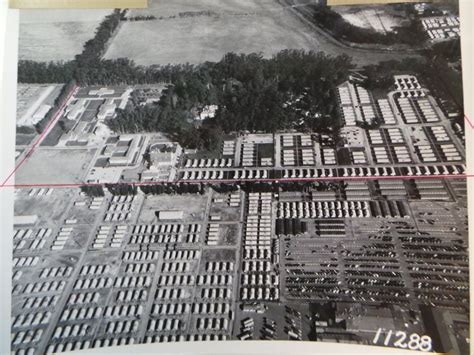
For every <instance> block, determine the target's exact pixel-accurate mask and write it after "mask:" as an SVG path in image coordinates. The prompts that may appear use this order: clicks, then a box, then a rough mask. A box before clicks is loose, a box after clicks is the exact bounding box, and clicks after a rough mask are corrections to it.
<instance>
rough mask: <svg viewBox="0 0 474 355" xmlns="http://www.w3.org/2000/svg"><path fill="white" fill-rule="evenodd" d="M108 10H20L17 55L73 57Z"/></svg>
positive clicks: (56, 58)
mask: <svg viewBox="0 0 474 355" xmlns="http://www.w3.org/2000/svg"><path fill="white" fill-rule="evenodd" d="M109 13H111V10H28V11H21V15H20V39H19V54H18V56H19V58H20V59H29V60H35V61H60V60H64V61H65V60H71V59H74V56H75V55H76V54H79V53H81V52H82V48H83V46H84V43H85V42H87V41H88V40H90V39H91V38H92V37H93V36H94V33H95V29H96V28H97V26H98V25H99V24H100V22H101V21H102V19H103V18H104V17H105V16H106V15H108V14H109Z"/></svg>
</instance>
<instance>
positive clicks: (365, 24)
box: [332, 5, 404, 33]
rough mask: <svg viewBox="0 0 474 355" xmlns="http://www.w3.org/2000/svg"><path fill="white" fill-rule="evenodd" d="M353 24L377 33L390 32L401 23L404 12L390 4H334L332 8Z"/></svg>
mask: <svg viewBox="0 0 474 355" xmlns="http://www.w3.org/2000/svg"><path fill="white" fill-rule="evenodd" d="M332 9H333V10H334V11H336V12H338V13H339V14H340V15H341V16H342V17H344V19H345V20H346V21H347V22H349V23H351V24H352V25H354V26H357V27H362V28H367V29H372V30H374V31H377V32H379V33H387V32H391V31H392V30H393V28H394V27H398V26H401V25H402V21H403V17H404V12H402V11H397V10H395V9H394V8H393V7H391V6H385V5H372V6H335V7H333V8H332Z"/></svg>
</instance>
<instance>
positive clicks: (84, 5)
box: [9, 0, 427, 9]
mask: <svg viewBox="0 0 474 355" xmlns="http://www.w3.org/2000/svg"><path fill="white" fill-rule="evenodd" d="M426 1H427V0H327V5H329V6H337V5H366V4H393V3H402V2H405V3H410V2H411V3H414V2H426ZM9 3H10V8H12V9H124V8H129V9H143V8H146V7H148V0H9Z"/></svg>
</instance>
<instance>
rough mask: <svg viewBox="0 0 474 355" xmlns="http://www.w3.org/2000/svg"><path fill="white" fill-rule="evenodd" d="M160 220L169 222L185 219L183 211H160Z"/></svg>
mask: <svg viewBox="0 0 474 355" xmlns="http://www.w3.org/2000/svg"><path fill="white" fill-rule="evenodd" d="M156 214H157V217H158V220H160V221H169V220H177V219H178V220H181V219H183V218H184V212H183V211H172V210H168V211H158V212H157V213H156Z"/></svg>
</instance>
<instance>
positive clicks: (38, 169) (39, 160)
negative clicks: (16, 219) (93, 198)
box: [15, 148, 95, 184]
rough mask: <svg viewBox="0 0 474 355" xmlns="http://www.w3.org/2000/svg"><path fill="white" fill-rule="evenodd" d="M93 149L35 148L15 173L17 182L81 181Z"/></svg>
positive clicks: (65, 182)
mask: <svg viewBox="0 0 474 355" xmlns="http://www.w3.org/2000/svg"><path fill="white" fill-rule="evenodd" d="M94 154H95V149H67V148H65V149H55V148H37V149H36V150H35V152H34V153H33V155H32V156H31V157H30V158H29V159H28V160H27V161H26V162H25V163H24V164H23V165H22V166H21V167H20V169H19V170H18V171H17V172H16V175H15V183H17V184H70V183H80V182H83V176H84V175H85V173H86V171H87V169H88V166H89V164H90V163H91V161H92V158H93V156H94Z"/></svg>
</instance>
